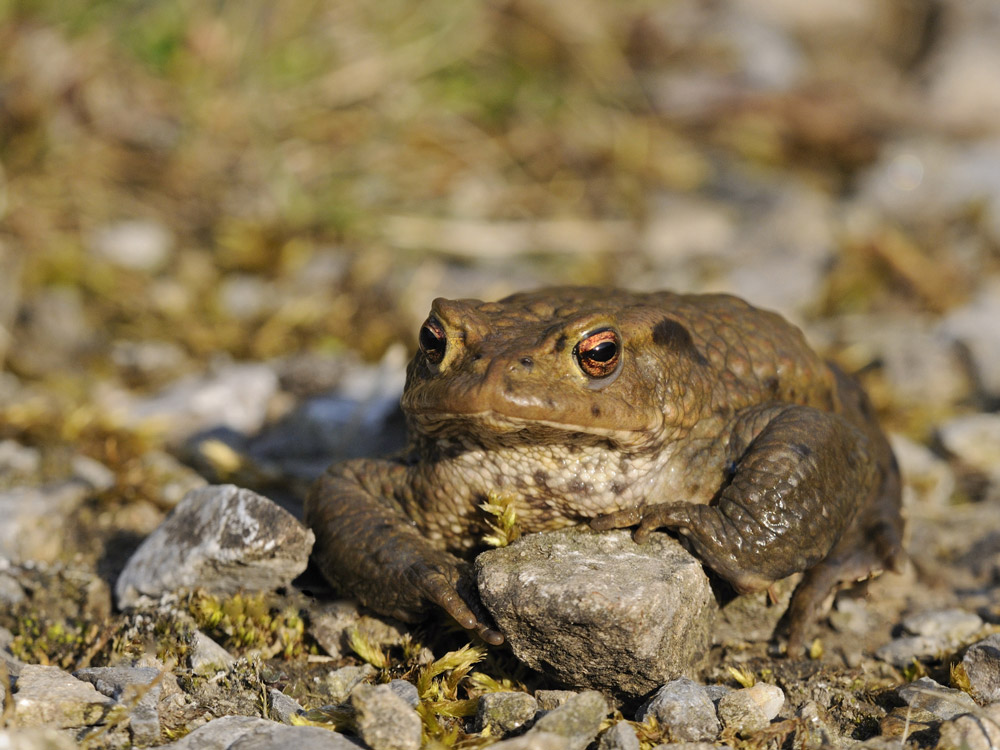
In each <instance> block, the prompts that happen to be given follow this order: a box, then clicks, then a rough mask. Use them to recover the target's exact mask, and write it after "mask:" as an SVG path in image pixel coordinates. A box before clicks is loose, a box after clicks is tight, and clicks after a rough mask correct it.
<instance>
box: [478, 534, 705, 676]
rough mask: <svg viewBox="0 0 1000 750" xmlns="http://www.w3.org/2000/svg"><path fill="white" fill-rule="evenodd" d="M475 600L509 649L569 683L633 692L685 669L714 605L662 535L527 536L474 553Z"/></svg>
mask: <svg viewBox="0 0 1000 750" xmlns="http://www.w3.org/2000/svg"><path fill="white" fill-rule="evenodd" d="M476 574H477V578H478V583H479V591H480V595H481V597H482V600H483V603H484V605H485V606H486V608H487V609H488V610H489V611H490V613H491V614H492V615H493V617H494V619H495V620H496V623H497V626H498V627H499V629H500V631H501V632H502V633H503V634H504V635H505V636H506V637H507V639H508V640H509V642H510V645H511V648H512V649H513V651H514V653H515V655H516V656H517V657H518V658H519V659H521V660H522V661H524V662H525V663H526V664H528V665H529V666H531V667H532V668H534V669H538V670H540V671H543V672H545V673H546V674H549V675H553V676H555V677H556V678H558V679H559V680H561V681H563V682H566V683H569V684H571V685H580V686H588V687H596V688H603V689H606V690H610V691H613V692H617V693H624V694H630V695H640V694H642V693H645V692H648V691H649V690H651V689H653V688H654V687H656V685H659V684H662V683H663V681H664V680H666V679H670V678H671V677H676V676H677V675H679V674H683V673H685V672H689V671H691V670H692V669H693V667H694V665H695V663H696V662H697V661H698V660H699V659H700V658H701V656H702V655H703V654H704V652H705V650H706V649H707V647H708V645H709V642H710V637H709V633H710V628H711V625H712V623H713V621H714V618H715V615H716V612H717V610H718V607H717V605H716V602H715V598H714V596H713V594H712V591H711V588H710V586H709V583H708V578H707V577H706V576H705V572H704V570H703V569H702V567H701V563H700V562H699V561H698V560H696V559H695V558H694V557H693V556H691V555H690V554H689V553H688V552H686V551H685V550H684V549H683V548H682V547H681V546H680V544H679V543H678V542H677V541H676V540H674V539H672V538H670V537H669V536H667V535H666V534H659V533H654V534H652V535H650V538H649V541H648V542H646V543H644V544H642V545H638V544H636V543H635V542H634V541H633V540H632V538H631V535H630V534H629V532H628V531H624V530H622V531H614V532H606V533H601V534H598V533H594V532H591V531H589V530H587V529H579V528H576V529H563V530H560V531H554V532H548V533H540V534H530V535H528V536H525V537H522V538H521V539H519V540H518V541H517V542H515V543H514V544H512V545H510V546H508V547H503V548H499V549H494V550H489V551H487V552H484V553H482V554H481V555H480V556H479V557H478V558H476Z"/></svg>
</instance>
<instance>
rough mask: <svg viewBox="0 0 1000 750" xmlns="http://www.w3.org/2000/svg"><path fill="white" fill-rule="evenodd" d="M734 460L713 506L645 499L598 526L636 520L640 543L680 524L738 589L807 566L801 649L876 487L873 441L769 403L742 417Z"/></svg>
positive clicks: (830, 418)
mask: <svg viewBox="0 0 1000 750" xmlns="http://www.w3.org/2000/svg"><path fill="white" fill-rule="evenodd" d="M729 459H730V465H731V467H732V473H731V478H730V480H729V482H728V483H727V484H725V485H724V486H723V487H722V488H721V489H720V490H719V492H718V493H717V495H716V497H715V498H714V500H713V501H712V503H710V504H709V505H696V504H689V503H663V504H658V505H647V506H645V507H642V508H638V509H635V510H623V511H619V512H617V513H612V514H609V515H607V516H601V517H599V518H596V519H594V520H593V521H592V522H591V525H592V526H593V527H594V528H596V529H609V528H620V527H624V526H631V525H635V524H639V528H638V529H637V530H636V533H635V536H636V539H637V541H641V540H642V539H643V538H644V537H645V535H646V534H647V533H648V532H649V531H651V530H652V529H655V528H659V527H669V528H674V529H678V530H679V531H680V533H681V534H682V535H683V536H684V537H686V538H687V539H688V540H689V542H690V545H691V547H692V548H693V550H694V552H695V553H696V554H697V555H698V556H699V557H700V558H701V559H702V561H703V562H704V563H705V565H707V566H708V567H709V568H711V569H712V570H714V571H715V572H716V573H718V574H719V575H720V576H722V577H723V578H725V579H726V580H728V581H729V582H730V583H732V584H733V586H734V587H735V588H736V589H737V591H739V592H740V593H747V592H752V591H759V590H761V589H764V588H766V587H767V586H769V585H770V584H772V583H773V582H775V581H777V580H780V579H782V578H784V577H786V576H788V575H791V574H792V573H797V572H802V571H809V573H808V574H807V576H806V578H805V579H804V581H803V582H802V584H800V586H799V588H798V589H797V590H796V592H795V597H794V599H793V604H792V607H791V610H790V611H791V621H790V623H789V628H790V633H789V652H792V651H797V650H799V649H800V647H801V644H802V638H803V634H804V630H805V626H806V625H807V624H808V623H809V622H810V621H811V620H812V619H813V618H814V617H815V615H816V609H817V607H818V605H819V604H820V602H822V600H823V599H824V598H825V596H826V595H827V594H828V593H829V591H830V589H831V588H832V587H833V586H834V585H835V584H836V583H838V582H839V581H840V580H842V577H841V575H840V574H841V573H846V572H847V571H844V570H840V568H841V567H842V566H841V564H840V562H839V560H840V556H839V555H837V554H831V553H832V552H835V551H836V550H837V549H838V548H839V547H840V546H842V545H840V542H841V539H842V537H844V535H845V532H846V531H847V530H848V529H849V528H850V527H851V524H852V521H853V520H854V518H855V516H856V514H857V513H858V510H859V509H860V508H862V507H864V506H866V505H867V504H869V503H870V502H871V498H872V496H873V495H874V494H875V492H876V491H877V487H878V478H877V472H878V468H877V465H876V462H875V460H874V459H873V457H872V455H871V452H870V450H869V440H868V438H867V437H866V436H865V435H864V434H863V433H862V432H861V431H860V430H858V429H856V428H855V427H853V426H852V425H851V424H849V423H848V422H847V421H846V420H844V419H843V418H842V417H840V416H838V415H835V414H830V413H827V412H822V411H818V410H816V409H812V408H809V407H805V406H791V405H781V404H774V405H766V406H762V407H756V408H755V409H752V410H749V411H748V412H746V413H745V414H743V415H741V416H740V418H739V419H738V421H737V423H736V425H735V427H734V430H733V433H732V437H731V440H730V456H729ZM859 542H860V540H859ZM854 572H855V571H853V570H852V571H850V574H851V575H853V574H854Z"/></svg>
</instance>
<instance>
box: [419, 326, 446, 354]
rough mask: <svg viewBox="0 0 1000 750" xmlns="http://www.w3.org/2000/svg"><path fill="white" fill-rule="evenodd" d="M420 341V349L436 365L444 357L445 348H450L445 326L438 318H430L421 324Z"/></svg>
mask: <svg viewBox="0 0 1000 750" xmlns="http://www.w3.org/2000/svg"><path fill="white" fill-rule="evenodd" d="M418 342H419V344H420V351H421V352H423V354H424V356H425V357H427V361H428V362H430V363H431V364H434V365H436V364H438V363H439V362H440V361H441V360H442V359H444V352H445V349H447V348H448V339H447V337H446V336H445V333H444V326H442V325H441V324H440V323H439V322H438V321H437V319H436V318H428V319H427V320H426V321H424V324H423V325H422V326H420V336H419V337H418Z"/></svg>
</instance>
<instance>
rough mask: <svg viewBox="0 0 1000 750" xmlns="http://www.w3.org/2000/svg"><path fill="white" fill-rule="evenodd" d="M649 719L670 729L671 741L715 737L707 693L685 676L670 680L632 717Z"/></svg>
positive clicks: (712, 709)
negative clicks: (654, 719)
mask: <svg viewBox="0 0 1000 750" xmlns="http://www.w3.org/2000/svg"><path fill="white" fill-rule="evenodd" d="M650 716H653V717H655V718H656V720H657V721H658V722H659V723H660V725H661V726H667V727H669V728H670V737H671V738H672V739H673V740H674V741H677V740H683V741H688V742H697V741H701V740H707V741H711V740H714V739H715V737H716V735H718V734H719V729H720V727H719V720H718V719H717V718H716V715H715V706H714V705H713V704H712V700H711V698H709V696H708V691H707V690H705V687H704V686H703V685H699V684H698V683H697V682H694V681H693V680H690V679H688V678H687V677H681V678H679V679H676V680H672V681H671V682H668V683H667V684H666V685H664V686H663V687H661V688H660V689H659V690H657V691H656V694H655V695H653V697H652V698H650V699H649V701H647V702H646V704H645V705H644V706H643V707H642V708H640V709H639V713H638V714H637V715H636V717H635V718H636V721H640V722H642V721H645V720H646V719H647V718H648V717H650Z"/></svg>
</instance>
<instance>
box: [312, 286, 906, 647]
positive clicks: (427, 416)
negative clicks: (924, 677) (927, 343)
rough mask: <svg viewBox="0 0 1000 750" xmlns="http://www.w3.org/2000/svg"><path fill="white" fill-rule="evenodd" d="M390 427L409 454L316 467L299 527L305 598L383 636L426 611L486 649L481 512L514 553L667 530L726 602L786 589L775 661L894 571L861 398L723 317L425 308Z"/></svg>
mask: <svg viewBox="0 0 1000 750" xmlns="http://www.w3.org/2000/svg"><path fill="white" fill-rule="evenodd" d="M402 407H403V410H404V412H405V414H406V418H407V424H408V428H409V433H410V443H409V448H408V449H407V450H406V451H405V452H404V453H403V454H401V455H398V456H396V457H393V458H382V459H374V458H373V459H357V460H350V461H345V462H342V463H338V464H335V465H333V466H332V467H330V468H329V469H328V470H327V472H326V473H325V474H324V475H323V476H322V477H321V478H320V479H319V480H317V482H316V483H315V485H314V486H313V488H312V490H311V492H310V495H309V497H308V499H307V501H306V507H305V516H306V521H307V523H308V524H309V526H311V527H312V529H313V530H314V531H315V533H316V547H315V552H314V559H315V560H316V562H317V563H318V565H319V568H320V570H321V571H322V572H323V574H324V575H325V577H326V578H327V579H328V580H329V581H330V582H331V583H332V584H333V585H334V586H335V587H336V588H337V589H339V590H340V591H341V592H343V593H345V594H348V595H352V596H354V597H356V598H357V599H358V600H360V601H361V602H362V603H363V604H365V605H367V606H369V607H371V608H372V609H374V610H376V611H378V612H381V613H384V614H388V615H392V616H394V617H397V618H399V619H401V620H404V621H414V620H416V619H418V618H421V617H423V616H425V615H426V614H427V612H428V610H429V609H433V608H435V607H437V608H441V609H443V610H444V611H445V612H447V613H448V614H449V615H450V616H451V617H453V618H454V619H455V620H456V621H457V622H458V623H459V624H461V625H462V626H463V627H465V628H468V629H471V630H475V631H477V632H478V633H479V634H480V635H481V636H482V637H483V638H484V639H485V640H486V641H487V642H490V643H494V644H497V643H501V642H502V641H503V637H502V635H501V634H500V633H498V632H496V631H495V630H494V629H492V628H491V627H490V625H489V624H488V622H487V621H486V620H487V618H486V617H484V616H483V615H482V614H481V606H480V605H479V604H478V600H477V597H476V594H475V588H474V583H473V581H472V579H471V568H470V566H469V563H468V562H467V561H468V560H469V559H470V558H471V557H473V556H474V555H475V554H476V553H477V551H479V550H480V549H481V547H482V542H481V539H482V537H483V535H484V533H485V532H486V530H487V524H486V518H485V517H484V514H483V513H482V512H481V511H480V510H479V506H480V504H481V503H483V502H484V501H485V500H486V499H487V497H488V496H490V495H491V493H500V494H502V495H503V496H505V497H507V498H511V499H512V502H513V503H514V507H515V510H516V513H517V519H518V523H519V527H520V529H521V531H522V532H524V533H530V532H536V531H544V530H548V529H556V528H560V527H563V526H567V525H571V524H578V523H589V524H590V526H591V527H593V528H594V529H598V530H606V529H613V528H625V527H633V526H634V527H635V531H634V534H633V536H634V538H635V541H636V542H638V543H642V541H643V539H644V538H645V537H646V536H647V534H648V533H649V532H650V531H651V530H654V529H661V528H663V529H667V530H669V531H671V532H672V533H674V534H676V535H677V536H678V537H679V538H680V539H681V541H682V542H683V543H684V544H685V545H686V546H687V547H688V548H689V549H690V550H691V551H692V552H693V553H694V554H695V555H697V556H698V557H699V558H700V559H701V561H702V562H703V563H704V565H705V566H706V567H708V568H709V569H710V570H711V571H713V572H714V573H715V574H716V575H717V576H719V577H721V578H723V579H725V580H726V581H728V582H729V583H730V584H731V585H732V587H733V588H734V589H735V590H736V591H737V592H739V593H747V592H754V591H760V590H763V589H766V588H767V587H768V586H770V585H771V584H772V583H774V582H775V581H778V580H780V579H782V578H785V577H786V576H789V575H791V574H793V573H800V572H801V573H803V574H804V575H803V577H802V579H801V582H800V583H799V584H798V587H797V588H796V590H795V593H794V595H793V597H792V600H791V603H790V605H789V610H788V613H787V616H786V619H787V622H788V651H789V653H795V652H799V651H801V648H802V645H803V643H804V639H805V636H806V633H807V628H808V626H809V625H810V623H811V622H812V621H813V620H814V619H815V618H816V616H817V613H818V610H819V609H820V607H821V605H822V604H823V601H824V600H825V599H826V598H827V596H828V595H829V594H830V593H831V592H832V591H833V590H834V588H835V587H836V586H837V585H838V584H841V583H843V582H848V581H855V580H860V579H864V578H866V577H868V576H871V575H873V574H875V573H877V572H879V571H880V570H882V569H885V568H893V569H898V568H899V566H900V564H901V561H902V551H901V549H902V547H901V536H902V519H901V515H900V480H899V471H898V467H897V465H896V461H895V459H894V458H893V455H892V451H891V450H890V447H889V444H888V442H887V440H886V438H885V436H884V435H883V433H882V431H881V429H880V428H879V426H878V423H877V422H876V419H875V415H874V414H873V410H872V407H871V405H870V403H869V400H868V398H867V397H866V395H865V394H864V392H863V391H862V390H861V388H860V386H859V385H858V384H857V382H856V381H855V380H854V379H852V378H851V377H849V376H848V375H846V374H844V373H843V372H842V371H841V370H839V369H838V368H837V367H836V366H834V365H832V364H829V363H827V362H824V361H823V359H821V358H820V357H819V356H818V355H817V354H815V353H814V352H813V351H812V350H811V349H810V348H809V346H808V345H807V344H806V342H805V339H804V337H803V335H802V333H801V332H800V331H799V329H798V328H796V327H795V326H793V325H791V324H790V323H788V322H787V321H785V320H784V319H783V318H781V317H780V316H778V315H777V314H775V313H771V312H767V311H764V310H760V309H757V308H755V307H753V306H751V305H749V304H748V303H746V302H744V301H743V300H741V299H738V298H736V297H732V296H728V295H719V294H712V295H684V294H673V293H670V292H654V293H639V292H628V291H623V290H618V289H608V288H584V287H573V288H556V289H546V290H541V291H535V292H527V293H522V294H515V295H513V296H510V297H507V298H506V299H503V300H500V301H499V302H481V301H478V300H446V299H438V300H435V301H434V303H433V304H432V306H431V312H430V315H429V316H428V318H427V320H426V321H425V322H424V324H423V326H422V327H421V329H420V333H419V350H418V351H417V353H416V356H414V358H413V360H412V361H411V362H410V364H409V366H408V368H407V379H406V387H405V390H404V392H403V397H402Z"/></svg>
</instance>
